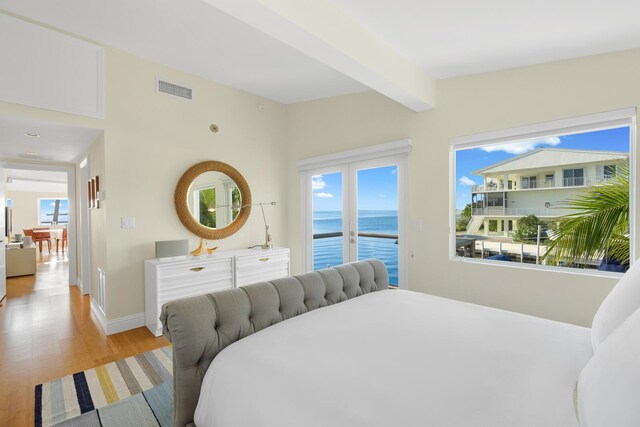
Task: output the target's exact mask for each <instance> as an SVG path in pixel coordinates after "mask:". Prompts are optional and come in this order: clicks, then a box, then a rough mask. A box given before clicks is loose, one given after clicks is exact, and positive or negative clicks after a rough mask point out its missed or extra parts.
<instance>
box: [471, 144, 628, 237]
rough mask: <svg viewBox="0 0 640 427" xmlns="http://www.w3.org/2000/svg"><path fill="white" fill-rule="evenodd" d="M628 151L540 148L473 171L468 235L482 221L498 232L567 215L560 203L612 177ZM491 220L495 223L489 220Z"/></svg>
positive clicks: (488, 227)
mask: <svg viewBox="0 0 640 427" xmlns="http://www.w3.org/2000/svg"><path fill="white" fill-rule="evenodd" d="M628 157H629V155H628V154H627V153H621V152H615V151H594V150H577V149H558V148H540V149H537V150H534V151H531V152H529V153H526V154H522V155H520V156H516V157H513V158H511V159H508V160H504V161H502V162H499V163H495V164H493V165H490V166H487V167H486V168H483V169H479V170H477V171H474V172H473V174H474V175H480V176H482V177H483V184H481V185H474V186H473V187H472V190H471V215H472V216H471V220H470V221H469V225H468V227H467V233H470V234H476V233H478V232H479V230H480V228H481V227H482V226H483V225H484V234H485V235H486V234H489V230H490V228H493V229H495V232H496V233H498V234H502V235H508V234H510V233H512V232H513V231H515V230H516V229H517V220H518V219H519V218H522V217H524V216H528V215H536V216H538V217H540V218H541V219H545V220H549V219H552V218H556V217H559V216H562V215H566V214H568V213H571V210H568V209H563V208H561V207H559V206H562V205H563V204H564V202H566V201H567V200H568V199H570V198H572V196H574V195H576V194H577V193H578V192H579V191H581V190H583V189H584V188H586V187H589V186H592V185H596V184H599V183H602V182H605V181H606V180H608V179H611V178H613V177H614V176H615V174H616V167H617V166H616V165H617V164H619V163H620V162H627V161H628ZM491 221H496V224H495V226H494V227H490V222H491Z"/></svg>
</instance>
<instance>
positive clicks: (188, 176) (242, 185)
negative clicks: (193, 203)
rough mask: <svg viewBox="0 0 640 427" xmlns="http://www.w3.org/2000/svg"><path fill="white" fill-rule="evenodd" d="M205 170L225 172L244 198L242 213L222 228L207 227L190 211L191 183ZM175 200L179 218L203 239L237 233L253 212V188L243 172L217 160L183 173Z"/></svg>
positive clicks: (199, 164)
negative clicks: (251, 188)
mask: <svg viewBox="0 0 640 427" xmlns="http://www.w3.org/2000/svg"><path fill="white" fill-rule="evenodd" d="M205 172H222V173H224V174H225V175H227V176H228V177H229V178H231V179H232V180H233V181H234V182H235V183H236V184H237V185H238V190H240V195H241V200H242V208H241V209H240V213H239V214H238V216H237V217H236V219H235V220H233V222H232V223H231V224H229V225H227V226H226V227H223V228H220V229H212V228H208V227H205V226H204V225H202V224H200V223H199V222H198V221H196V220H195V218H194V217H193V216H192V215H191V212H190V211H189V205H188V203H187V197H188V196H189V188H190V187H191V183H192V182H193V180H195V179H196V178H197V177H198V176H200V175H201V174H203V173H205ZM173 202H174V204H175V207H176V213H177V214H178V218H180V222H181V223H182V225H184V226H185V227H186V228H187V230H189V231H191V232H192V233H193V234H195V235H196V236H198V237H202V238H203V239H208V240H218V239H224V238H225V237H229V236H231V235H232V234H234V233H236V232H237V231H238V230H240V229H241V228H242V226H243V225H244V224H245V223H246V222H247V219H249V214H250V213H251V190H250V189H249V184H247V181H246V180H245V179H244V177H243V176H242V174H241V173H240V172H238V171H237V170H236V169H235V168H234V167H233V166H231V165H228V164H226V163H223V162H218V161H216V160H208V161H206V162H200V163H197V164H195V165H193V166H191V167H190V168H189V169H187V171H186V172H185V173H183V174H182V176H181V177H180V180H178V185H176V191H175V193H174V196H173Z"/></svg>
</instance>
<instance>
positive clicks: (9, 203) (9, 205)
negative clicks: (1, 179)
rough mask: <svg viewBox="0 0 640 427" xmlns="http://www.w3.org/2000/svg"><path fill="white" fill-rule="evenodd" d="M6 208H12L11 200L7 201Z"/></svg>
mask: <svg viewBox="0 0 640 427" xmlns="http://www.w3.org/2000/svg"><path fill="white" fill-rule="evenodd" d="M7 207H8V208H12V207H13V200H11V199H7Z"/></svg>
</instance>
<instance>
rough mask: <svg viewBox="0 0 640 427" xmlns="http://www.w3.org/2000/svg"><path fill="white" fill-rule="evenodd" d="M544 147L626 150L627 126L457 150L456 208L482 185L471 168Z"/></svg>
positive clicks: (466, 201) (461, 205) (463, 203)
mask: <svg viewBox="0 0 640 427" xmlns="http://www.w3.org/2000/svg"><path fill="white" fill-rule="evenodd" d="M545 147H547V148H570V149H581V150H599V151H605V150H606V151H622V152H627V153H628V152H629V128H628V127H624V128H618V129H608V130H601V131H596V132H586V133H580V134H576V135H566V136H560V137H550V138H544V139H537V140H530V141H520V142H514V143H510V144H501V145H494V146H487V147H482V148H472V149H467V150H459V151H457V152H456V208H457V209H463V208H464V207H465V205H466V204H467V203H471V186H472V185H474V184H482V177H481V176H478V175H473V173H472V172H473V171H475V170H478V169H482V168H484V167H487V166H489V165H492V164H494V163H497V162H500V161H503V160H506V159H509V158H513V157H516V156H519V155H521V154H525V153H528V152H530V151H533V150H535V149H537V148H545Z"/></svg>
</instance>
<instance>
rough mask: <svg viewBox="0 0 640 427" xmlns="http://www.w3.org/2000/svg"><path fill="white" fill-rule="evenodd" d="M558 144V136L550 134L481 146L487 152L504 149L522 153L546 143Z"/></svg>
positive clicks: (552, 145) (509, 151)
mask: <svg viewBox="0 0 640 427" xmlns="http://www.w3.org/2000/svg"><path fill="white" fill-rule="evenodd" d="M558 144H560V138H558V137H557V136H552V137H549V138H543V139H531V140H529V141H520V142H512V143H510V144H500V145H488V146H486V147H482V148H481V149H482V150H483V151H486V152H487V153H493V152H494V151H504V152H505V153H509V154H524V153H528V152H529V151H533V150H535V149H536V148H538V147H540V146H543V145H546V146H549V147H555V146H556V145H558Z"/></svg>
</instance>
